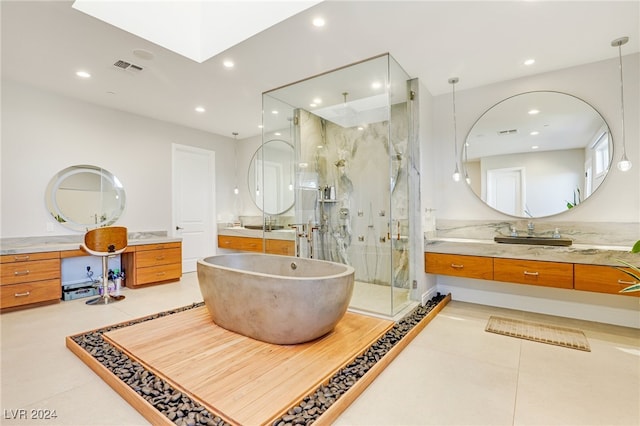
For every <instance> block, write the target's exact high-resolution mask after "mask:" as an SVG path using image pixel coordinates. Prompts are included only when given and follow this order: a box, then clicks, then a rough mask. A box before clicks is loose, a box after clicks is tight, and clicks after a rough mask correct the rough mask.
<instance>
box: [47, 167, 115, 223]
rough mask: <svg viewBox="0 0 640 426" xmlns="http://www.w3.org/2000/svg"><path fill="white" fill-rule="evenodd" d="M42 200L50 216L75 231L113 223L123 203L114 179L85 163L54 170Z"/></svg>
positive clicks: (105, 172)
mask: <svg viewBox="0 0 640 426" xmlns="http://www.w3.org/2000/svg"><path fill="white" fill-rule="evenodd" d="M45 199H46V204H47V210H48V211H49V213H51V215H52V216H53V217H54V219H56V220H57V221H58V222H59V223H60V224H61V225H64V226H65V227H67V228H69V229H73V230H76V231H86V230H88V229H93V228H98V227H101V226H108V225H111V224H113V223H115V221H116V220H118V218H119V217H120V215H121V214H122V212H123V211H124V206H125V193H124V188H123V187H122V184H121V183H120V181H119V180H118V178H117V177H115V176H114V175H113V174H111V173H110V172H108V171H107V170H105V169H102V168H100V167H96V166H88V165H78V166H71V167H67V168H66V169H64V170H62V171H60V172H58V173H57V174H56V175H55V176H53V178H51V181H50V182H49V185H48V186H47V190H46V194H45Z"/></svg>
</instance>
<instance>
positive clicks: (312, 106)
mask: <svg viewBox="0 0 640 426" xmlns="http://www.w3.org/2000/svg"><path fill="white" fill-rule="evenodd" d="M309 106H310V107H311V108H315V107H317V106H318V105H316V104H309Z"/></svg>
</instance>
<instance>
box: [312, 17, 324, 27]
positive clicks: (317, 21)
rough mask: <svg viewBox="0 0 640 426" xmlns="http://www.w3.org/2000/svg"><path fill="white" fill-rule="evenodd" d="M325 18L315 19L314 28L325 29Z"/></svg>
mask: <svg viewBox="0 0 640 426" xmlns="http://www.w3.org/2000/svg"><path fill="white" fill-rule="evenodd" d="M324 24H325V22H324V18H320V17H318V18H313V26H314V27H324Z"/></svg>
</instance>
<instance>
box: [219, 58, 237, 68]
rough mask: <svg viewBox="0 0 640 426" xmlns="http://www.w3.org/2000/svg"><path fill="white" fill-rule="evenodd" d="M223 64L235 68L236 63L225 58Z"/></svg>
mask: <svg viewBox="0 0 640 426" xmlns="http://www.w3.org/2000/svg"><path fill="white" fill-rule="evenodd" d="M222 65H224V67H225V68H233V67H234V66H235V65H236V64H234V63H233V61H232V60H231V59H225V60H224V61H223V62H222Z"/></svg>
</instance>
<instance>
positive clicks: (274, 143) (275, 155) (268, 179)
mask: <svg viewBox="0 0 640 426" xmlns="http://www.w3.org/2000/svg"><path fill="white" fill-rule="evenodd" d="M294 158H295V152H294V149H293V146H292V145H291V144H290V143H288V142H286V141H283V140H280V139H273V140H270V141H267V142H265V143H264V144H263V145H262V146H261V147H260V148H258V149H257V150H256V152H255V153H254V154H253V157H252V158H251V162H250V163H249V172H248V176H247V182H248V184H249V194H250V195H251V199H252V200H253V202H254V203H255V205H256V206H257V207H258V208H259V209H260V210H262V211H263V212H264V213H265V214H269V215H277V214H282V213H284V212H286V211H287V210H289V209H290V208H291V207H293V200H294V191H293V178H294V175H293V166H294Z"/></svg>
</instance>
